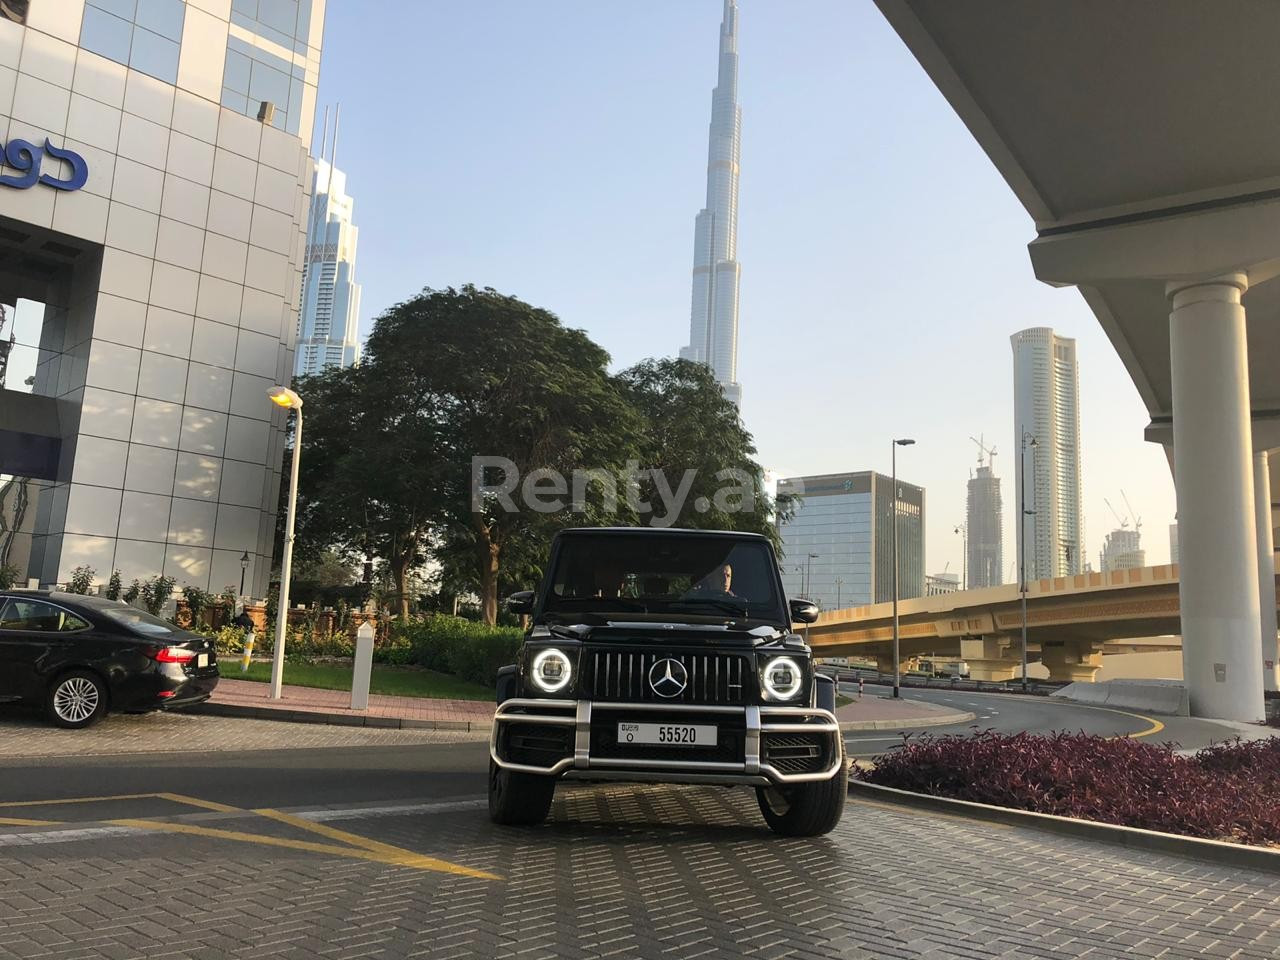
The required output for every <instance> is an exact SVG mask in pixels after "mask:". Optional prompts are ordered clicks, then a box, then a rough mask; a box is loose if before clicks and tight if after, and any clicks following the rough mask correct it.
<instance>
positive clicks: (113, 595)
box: [106, 570, 122, 600]
mask: <svg viewBox="0 0 1280 960" xmlns="http://www.w3.org/2000/svg"><path fill="white" fill-rule="evenodd" d="M121 590H122V584H121V583H120V571H119V570H112V571H111V579H110V580H108V581H107V590H106V597H107V599H108V600H119V599H120V593H121Z"/></svg>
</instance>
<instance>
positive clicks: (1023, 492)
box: [1018, 430, 1040, 693]
mask: <svg viewBox="0 0 1280 960" xmlns="http://www.w3.org/2000/svg"><path fill="white" fill-rule="evenodd" d="M1039 445H1040V444H1039V442H1038V441H1037V440H1036V438H1035V437H1034V436H1032V435H1031V434H1030V433H1028V432H1027V431H1025V430H1024V431H1022V483H1020V484H1019V485H1018V496H1019V499H1020V501H1021V503H1020V505H1019V507H1018V511H1019V515H1018V538H1019V544H1018V564H1019V566H1021V568H1022V575H1021V577H1020V579H1021V580H1022V584H1021V588H1020V589H1021V593H1022V692H1023V693H1026V692H1027V517H1031V516H1035V511H1034V510H1028V509H1027V448H1028V447H1030V448H1031V449H1032V450H1033V451H1034V450H1035V448H1036V447H1038V446H1039ZM1035 463H1036V458H1035V454H1034V453H1033V454H1032V457H1031V466H1032V470H1033V471H1034V469H1035ZM1032 476H1033V477H1034V476H1035V474H1034V472H1033V473H1032ZM1031 482H1032V486H1033V487H1034V485H1035V480H1034V479H1033V480H1032V481H1031Z"/></svg>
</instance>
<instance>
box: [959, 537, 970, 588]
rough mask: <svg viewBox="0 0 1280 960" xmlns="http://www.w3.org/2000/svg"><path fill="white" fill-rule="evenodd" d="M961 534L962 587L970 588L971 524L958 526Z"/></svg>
mask: <svg viewBox="0 0 1280 960" xmlns="http://www.w3.org/2000/svg"><path fill="white" fill-rule="evenodd" d="M956 533H958V534H960V589H961V590H968V589H969V525H968V524H967V523H962V524H960V525H959V526H957V527H956Z"/></svg>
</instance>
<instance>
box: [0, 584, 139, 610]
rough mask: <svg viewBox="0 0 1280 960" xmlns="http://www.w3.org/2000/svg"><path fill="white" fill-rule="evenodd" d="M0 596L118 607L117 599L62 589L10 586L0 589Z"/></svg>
mask: <svg viewBox="0 0 1280 960" xmlns="http://www.w3.org/2000/svg"><path fill="white" fill-rule="evenodd" d="M0 597H12V598H13V599H15V600H20V599H24V598H34V599H36V600H48V601H49V602H50V603H59V604H73V605H74V604H81V605H83V606H87V607H118V606H121V605H122V604H121V602H120V601H119V600H108V599H107V598H106V597H94V596H90V595H88V594H83V593H67V592H66V591H63V590H28V589H27V588H26V587H11V588H9V589H8V590H0Z"/></svg>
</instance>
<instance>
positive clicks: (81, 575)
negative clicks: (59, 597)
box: [67, 567, 94, 596]
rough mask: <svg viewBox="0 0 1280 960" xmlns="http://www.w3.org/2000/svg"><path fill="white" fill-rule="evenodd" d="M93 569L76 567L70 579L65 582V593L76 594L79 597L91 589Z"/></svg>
mask: <svg viewBox="0 0 1280 960" xmlns="http://www.w3.org/2000/svg"><path fill="white" fill-rule="evenodd" d="M93 573H94V570H93V567H76V568H75V569H74V570H72V571H71V579H70V580H69V581H67V593H78V594H80V595H81V596H84V595H85V594H87V593H88V592H89V591H90V590H92V589H93Z"/></svg>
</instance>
